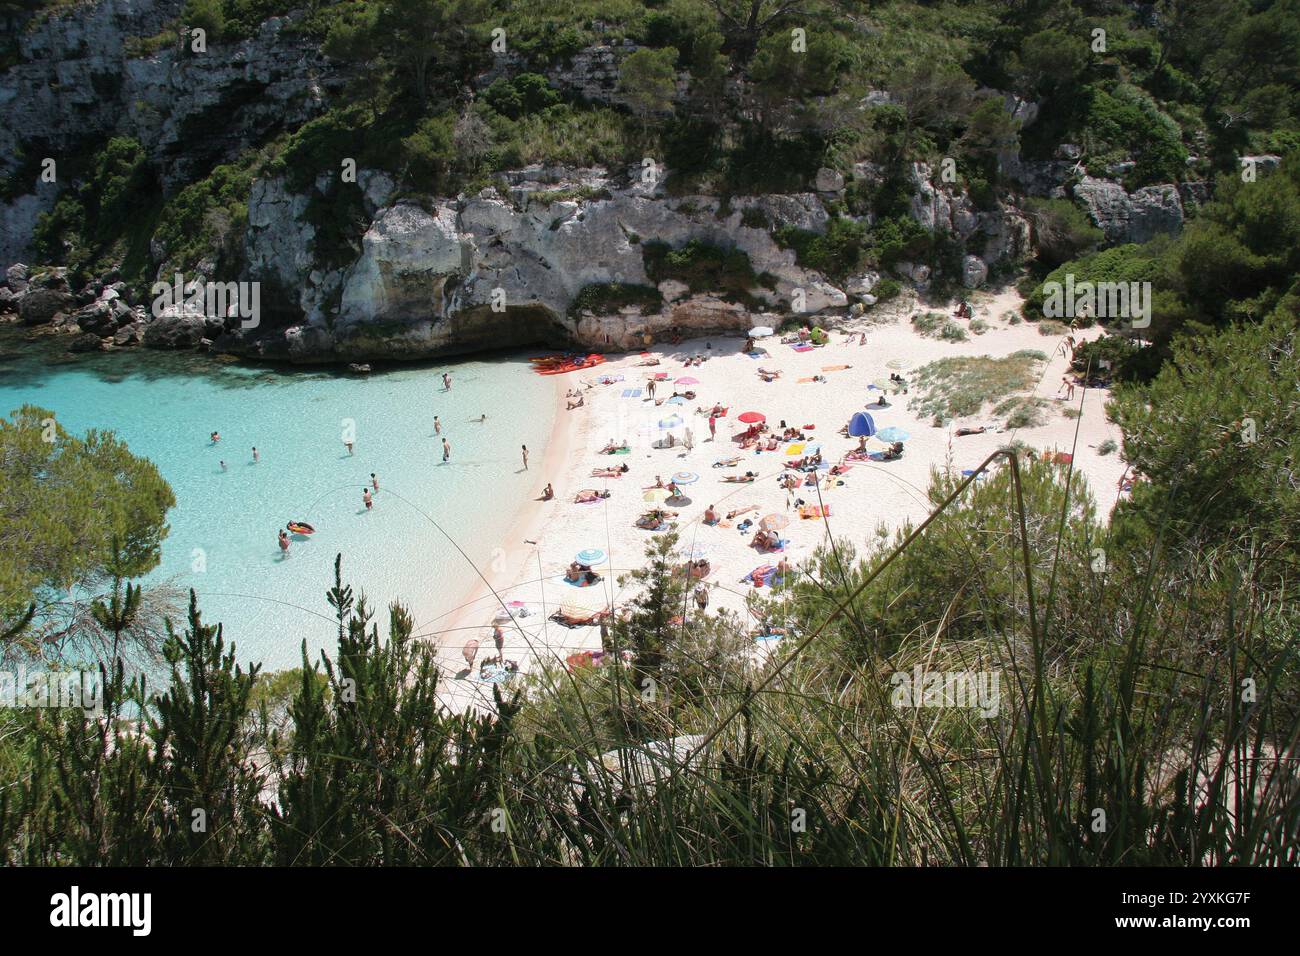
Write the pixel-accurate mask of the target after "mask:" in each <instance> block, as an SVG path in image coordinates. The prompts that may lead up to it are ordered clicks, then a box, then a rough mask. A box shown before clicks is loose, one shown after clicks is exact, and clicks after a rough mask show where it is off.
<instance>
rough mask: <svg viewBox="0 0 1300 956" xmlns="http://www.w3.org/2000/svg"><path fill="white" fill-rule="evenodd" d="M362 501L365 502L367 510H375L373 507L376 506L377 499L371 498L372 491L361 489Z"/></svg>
mask: <svg viewBox="0 0 1300 956" xmlns="http://www.w3.org/2000/svg"><path fill="white" fill-rule="evenodd" d="M361 500H362V501H364V502H365V503H366V510H367V511H369V510H370V509H371V508H373V507H374V506H375V499H374V498H371V497H370V489H369V488H362V489H361Z"/></svg>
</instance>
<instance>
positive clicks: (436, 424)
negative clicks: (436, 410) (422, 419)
mask: <svg viewBox="0 0 1300 956" xmlns="http://www.w3.org/2000/svg"><path fill="white" fill-rule="evenodd" d="M433 433H434V434H435V435H441V434H442V422H440V421H438V416H437V415H434V416H433Z"/></svg>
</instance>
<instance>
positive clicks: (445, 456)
mask: <svg viewBox="0 0 1300 956" xmlns="http://www.w3.org/2000/svg"><path fill="white" fill-rule="evenodd" d="M450 458H451V443H450V442H449V441H447V439H445V438H444V439H443V440H442V463H443V464H444V465H445V464H446V463H447V462H448V460H450Z"/></svg>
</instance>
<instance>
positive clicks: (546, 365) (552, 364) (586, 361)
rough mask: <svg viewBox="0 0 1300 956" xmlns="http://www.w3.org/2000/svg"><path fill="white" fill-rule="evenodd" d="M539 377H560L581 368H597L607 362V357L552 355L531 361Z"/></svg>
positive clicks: (593, 354) (595, 355) (594, 355)
mask: <svg viewBox="0 0 1300 956" xmlns="http://www.w3.org/2000/svg"><path fill="white" fill-rule="evenodd" d="M531 361H532V363H533V369H534V370H535V371H536V372H537V374H538V375H560V374H563V373H564V372H576V371H577V370H578V369H581V368H595V367H596V366H597V365H600V364H601V363H602V362H604V361H605V356H603V355H597V354H595V353H592V354H591V355H587V356H578V357H573V356H566V355H552V356H548V357H546V358H535V359H532V360H531Z"/></svg>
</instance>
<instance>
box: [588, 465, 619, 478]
mask: <svg viewBox="0 0 1300 956" xmlns="http://www.w3.org/2000/svg"><path fill="white" fill-rule="evenodd" d="M627 470H628V468H627V465H619V466H618V467H617V468H593V469H592V470H591V477H593V478H618V477H619V476H620V475H623V474H625V473H626V472H627Z"/></svg>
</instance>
